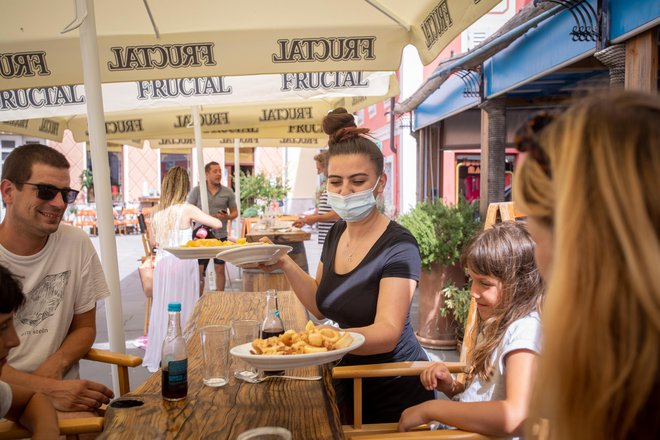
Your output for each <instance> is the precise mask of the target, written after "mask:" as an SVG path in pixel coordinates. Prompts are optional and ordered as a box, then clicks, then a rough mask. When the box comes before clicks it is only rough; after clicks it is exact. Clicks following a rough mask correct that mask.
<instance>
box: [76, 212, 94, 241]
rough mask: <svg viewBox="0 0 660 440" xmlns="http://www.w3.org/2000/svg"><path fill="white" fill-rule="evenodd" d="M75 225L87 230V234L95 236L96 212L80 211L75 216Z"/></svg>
mask: <svg viewBox="0 0 660 440" xmlns="http://www.w3.org/2000/svg"><path fill="white" fill-rule="evenodd" d="M75 225H76V226H77V227H79V228H81V229H85V228H89V233H90V234H92V235H96V233H97V229H96V210H94V209H81V210H79V211H78V213H77V214H76V221H75Z"/></svg>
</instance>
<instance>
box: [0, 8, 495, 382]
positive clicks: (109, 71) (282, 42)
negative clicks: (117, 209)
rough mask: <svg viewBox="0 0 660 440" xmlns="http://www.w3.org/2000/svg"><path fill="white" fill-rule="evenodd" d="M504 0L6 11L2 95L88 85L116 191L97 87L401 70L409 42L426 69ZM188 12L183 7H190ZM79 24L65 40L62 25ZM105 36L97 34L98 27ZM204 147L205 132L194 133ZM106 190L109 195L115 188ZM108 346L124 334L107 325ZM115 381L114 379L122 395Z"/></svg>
mask: <svg viewBox="0 0 660 440" xmlns="http://www.w3.org/2000/svg"><path fill="white" fill-rule="evenodd" d="M496 3H498V0H481V1H474V2H469V1H464V0H418V1H416V2H400V1H396V0H366V1H365V2H356V1H351V0H335V1H333V2H326V1H323V0H314V1H312V0H289V1H288V2H286V4H283V3H282V2H273V1H267V0H253V1H233V2H228V1H225V2H219V1H217V0H189V1H187V2H184V3H182V2H178V1H174V0H160V1H157V2H151V3H149V2H148V1H147V0H143V2H138V1H136V0H115V1H112V2H98V7H99V11H98V14H96V13H95V8H94V7H95V4H94V2H93V0H76V9H75V13H74V11H72V10H71V9H70V7H71V6H70V5H71V4H70V2H64V1H61V0H60V1H56V0H53V1H42V0H41V1H40V0H22V1H20V2H5V4H3V13H2V14H0V90H16V89H21V88H28V87H48V86H57V85H66V84H80V83H83V84H84V86H85V92H86V98H87V111H88V114H89V121H88V128H89V139H90V144H91V156H92V164H93V168H94V173H95V176H94V178H95V181H98V182H108V183H109V181H110V176H109V171H108V158H107V155H106V154H105V146H106V145H107V139H106V134H105V124H104V118H103V98H102V92H101V83H107V82H130V81H138V80H155V79H162V78H181V77H200V76H213V75H241V74H259V73H284V72H317V71H334V70H341V71H347V70H374V71H376V70H379V71H384V70H395V69H396V68H397V67H398V66H399V64H400V59H401V50H402V48H403V47H404V46H405V45H406V44H409V43H410V44H414V45H415V46H416V47H417V49H418V51H419V52H420V56H421V58H422V60H423V62H424V63H427V64H428V63H430V62H431V61H432V59H433V58H435V56H437V54H439V53H440V51H441V50H442V48H444V47H445V46H446V45H447V44H448V43H449V42H450V41H451V40H452V39H453V38H454V37H456V36H457V35H458V34H459V33H460V32H461V31H462V30H463V29H464V28H466V27H467V26H469V25H470V24H472V23H473V22H474V21H475V20H477V19H478V18H479V17H480V16H481V15H483V14H485V13H486V12H487V11H488V10H489V9H490V8H492V7H493V6H494V5H495V4H496ZM184 8H185V9H184ZM74 14H75V19H74V21H73V22H71V24H70V25H69V26H67V28H66V29H67V30H73V29H79V34H78V35H76V33H75V32H73V33H65V34H61V33H60V31H61V30H62V29H63V27H64V24H65V23H67V22H69V21H70V20H71V18H72V17H73V16H74ZM96 17H98V29H99V32H97V18H96ZM196 127H197V128H198V130H197V135H196V139H197V143H201V132H200V130H199V128H200V124H196ZM108 186H109V185H108ZM96 197H97V211H98V213H99V216H100V221H99V237H100V244H101V259H102V261H103V264H104V268H105V270H106V278H107V280H108V284H109V287H110V291H111V296H110V299H109V300H108V302H107V304H108V307H107V314H108V323H109V324H113V323H119V322H122V318H121V317H122V312H121V298H120V290H119V276H118V270H117V251H116V244H115V241H114V234H113V223H112V212H111V209H112V200H111V194H110V189H109V187H108V188H100V190H99V191H98V192H97V194H96ZM109 327H110V328H109V329H108V330H109V331H108V334H109V339H110V348H111V349H112V350H115V351H120V352H123V351H125V347H124V334H123V329H122V328H121V326H119V325H111V326H109ZM116 384H117V381H116V373H115V388H117V386H116Z"/></svg>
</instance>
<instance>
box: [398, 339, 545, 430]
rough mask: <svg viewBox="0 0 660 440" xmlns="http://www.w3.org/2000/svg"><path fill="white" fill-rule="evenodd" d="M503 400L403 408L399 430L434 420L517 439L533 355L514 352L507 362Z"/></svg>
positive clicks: (524, 416)
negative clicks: (504, 396)
mask: <svg viewBox="0 0 660 440" xmlns="http://www.w3.org/2000/svg"><path fill="white" fill-rule="evenodd" d="M505 362H506V364H505V365H506V367H505V372H506V373H505V376H506V377H505V383H506V398H505V399H504V400H496V401H492V402H452V401H446V400H429V401H427V402H424V403H422V404H420V405H416V406H413V407H410V408H408V409H406V410H405V411H404V412H403V414H401V419H400V420H399V431H408V430H410V429H411V428H413V427H415V426H418V425H421V424H424V423H428V422H430V421H433V420H436V421H439V422H442V423H444V424H447V425H451V426H455V427H456V428H459V429H464V430H466V431H470V432H476V433H479V434H484V435H493V436H516V435H522V434H523V432H524V425H525V420H526V419H527V414H528V411H529V401H530V396H531V392H532V387H533V383H534V376H535V374H536V362H537V355H536V353H534V352H532V351H530V350H514V351H512V352H510V353H509V354H508V355H507V357H506V359H505Z"/></svg>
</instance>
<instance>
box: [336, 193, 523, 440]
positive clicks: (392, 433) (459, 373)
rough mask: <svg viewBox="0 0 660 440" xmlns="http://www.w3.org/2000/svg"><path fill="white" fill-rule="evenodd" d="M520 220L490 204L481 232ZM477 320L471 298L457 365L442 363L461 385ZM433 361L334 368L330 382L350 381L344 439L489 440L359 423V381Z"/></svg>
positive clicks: (509, 205) (415, 370)
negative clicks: (348, 418) (350, 406)
mask: <svg viewBox="0 0 660 440" xmlns="http://www.w3.org/2000/svg"><path fill="white" fill-rule="evenodd" d="M521 217H523V214H522V213H520V212H518V211H516V210H515V207H514V206H513V202H503V203H491V204H490V205H489V206H488V211H487V214H486V220H485V224H484V229H489V228H492V227H493V225H494V224H495V223H498V221H515V220H516V219H518V218H521ZM478 323H479V317H478V314H477V304H476V302H475V301H474V299H472V300H470V308H469V311H468V319H467V322H466V323H465V336H464V339H463V345H462V347H461V353H460V357H459V360H458V362H445V364H446V365H447V368H448V369H449V371H450V372H451V373H455V374H456V380H457V381H458V382H461V383H462V384H465V381H466V379H467V374H466V373H467V368H468V367H467V362H468V359H469V356H470V354H471V352H472V350H473V349H474V347H475V345H476V342H477V332H478V330H477V329H478ZM431 364H433V362H393V363H389V364H374V365H356V366H345V367H335V368H333V370H332V377H333V378H334V379H353V425H344V426H343V430H344V434H345V435H346V437H347V438H349V439H351V438H359V439H361V440H368V439H388V440H404V439H406V440H411V439H426V438H441V439H456V440H458V439H466V440H467V439H470V440H472V439H474V440H479V439H489V438H492V437H488V436H484V435H481V434H476V433H471V432H466V431H461V430H445V431H442V430H440V431H428V430H427V427H421V429H424V431H411V432H396V431H397V425H396V423H379V424H368V425H365V424H363V423H362V379H364V378H376V377H392V376H418V375H419V374H421V373H422V371H424V369H426V368H427V367H428V366H430V365H431Z"/></svg>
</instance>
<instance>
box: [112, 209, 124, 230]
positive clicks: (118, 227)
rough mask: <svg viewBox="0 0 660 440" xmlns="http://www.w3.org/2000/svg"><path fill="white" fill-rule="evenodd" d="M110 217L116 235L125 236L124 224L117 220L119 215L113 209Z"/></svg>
mask: <svg viewBox="0 0 660 440" xmlns="http://www.w3.org/2000/svg"><path fill="white" fill-rule="evenodd" d="M112 217H113V222H114V224H115V229H116V233H117V234H124V235H126V224H125V223H124V221H123V220H121V219H120V218H119V213H118V212H117V211H115V210H114V209H113V210H112Z"/></svg>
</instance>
